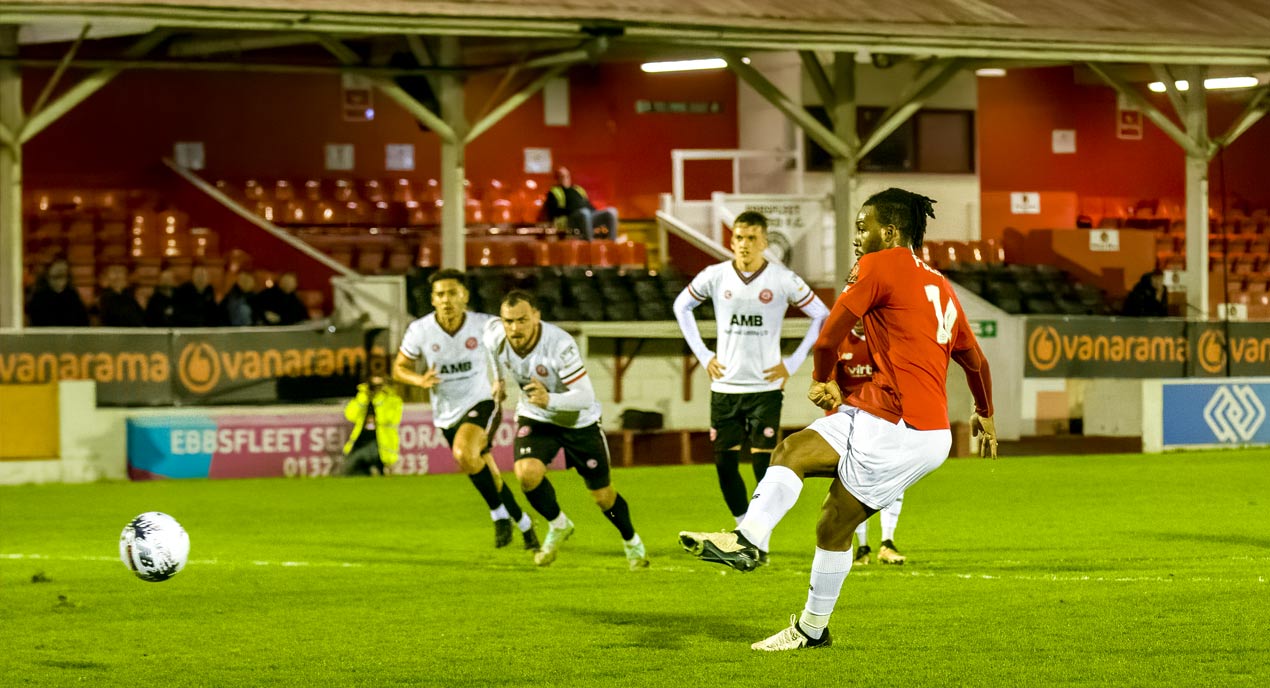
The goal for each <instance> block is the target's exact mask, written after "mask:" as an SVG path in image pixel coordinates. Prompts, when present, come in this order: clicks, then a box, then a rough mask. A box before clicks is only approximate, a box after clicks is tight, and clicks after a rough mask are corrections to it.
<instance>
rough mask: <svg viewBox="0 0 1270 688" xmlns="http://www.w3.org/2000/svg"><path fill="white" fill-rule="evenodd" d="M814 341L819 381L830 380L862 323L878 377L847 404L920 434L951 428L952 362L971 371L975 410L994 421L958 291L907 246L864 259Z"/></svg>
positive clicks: (984, 368) (983, 364)
mask: <svg viewBox="0 0 1270 688" xmlns="http://www.w3.org/2000/svg"><path fill="white" fill-rule="evenodd" d="M847 282H848V286H847V289H846V290H844V291H843V292H842V294H841V295H839V296H838V300H837V302H835V303H834V307H833V312H831V313H830V314H829V319H828V320H827V321H826V322H825V325H824V327H823V328H822V329H821V331H820V338H819V339H818V340H817V341H816V352H815V361H816V369H815V371H814V373H813V378H814V379H816V380H820V381H825V380H828V379H829V377H830V376H831V375H832V374H833V372H834V367H835V364H836V361H837V360H838V350H839V347H840V346H841V344H842V341H843V340H844V339H846V338H847V336H848V335H849V333H850V332H851V328H852V327H854V326H855V323H856V322H857V321H858V320H861V319H862V320H863V321H864V332H865V338H866V339H867V340H868V343H869V347H868V348H869V352H870V354H871V355H872V361H873V379H872V380H871V381H869V382H866V383H865V384H864V385H863V386H862V387H861V388H860V389H859V391H857V392H855V393H854V394H852V395H851V396H850V398H849V400H848V402H847V403H849V404H851V405H852V406H855V407H856V408H859V409H862V410H864V411H868V412H869V413H871V414H873V415H875V416H877V417H879V418H883V419H886V420H889V421H890V422H892V423H896V422H899V420H900V419H903V420H904V422H905V423H907V424H908V425H910V426H912V427H914V428H916V429H918V430H938V429H942V428H947V427H948V426H949V424H948V393H947V390H946V389H945V381H946V379H947V376H948V361H949V359H950V358H953V359H955V360H956V361H957V363H958V364H959V365H961V366H962V367H963V368H965V370H966V380H967V382H968V383H969V384H970V391H971V393H972V394H973V395H974V398H975V412H976V413H978V414H979V415H981V416H985V417H986V416H990V415H992V397H991V389H992V387H991V378H990V377H989V374H988V365H987V361H986V360H984V358H983V354H982V352H981V351H980V350H979V343H978V342H977V341H975V336H974V333H973V332H971V330H970V323H969V322H967V321H966V314H965V312H964V311H962V308H961V303H960V302H959V301H958V300H957V295H956V294H955V293H954V292H953V289H952V286H951V285H949V284H948V280H947V279H945V278H944V276H943V275H942V274H940V273H939V271H938V270H935V269H934V268H932V267H930V266H929V265H927V264H926V263H924V262H922V260H921V259H920V258H918V257H917V256H916V255H914V254H913V251H912V250H911V249H909V248H903V247H899V248H891V249H886V250H883V251H877V252H874V253H870V254H866V255H864V256H861V258H860V260H859V261H858V262H857V263H856V266H855V268H853V269H852V271H851V277H850V278H849V279H848V280H847Z"/></svg>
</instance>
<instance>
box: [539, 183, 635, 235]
mask: <svg viewBox="0 0 1270 688" xmlns="http://www.w3.org/2000/svg"><path fill="white" fill-rule="evenodd" d="M542 211H543V213H545V214H546V216H547V219H548V220H550V221H551V222H552V223H553V224H555V225H556V226H559V225H560V224H561V223H564V224H565V225H566V226H567V227H568V229H570V230H572V231H574V232H577V233H580V234H581V235H582V236H583V237H584V238H585V239H586V240H587V241H590V240H592V239H594V238H595V226H596V225H602V226H604V227H605V228H607V236H608V238H609V239H612V238H614V237H616V236H617V211H616V210H614V209H613V208H605V209H603V210H596V209H595V206H593V205H591V199H589V198H587V195H586V189H583V188H582V187H580V186H578V185H577V184H574V183H573V175H572V174H570V173H569V168H567V167H561V168H558V169H557V170H556V185H555V186H553V187H551V190H550V191H548V192H547V198H546V200H545V201H544V202H543V204H542Z"/></svg>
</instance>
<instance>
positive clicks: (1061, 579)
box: [0, 552, 1267, 585]
mask: <svg viewBox="0 0 1270 688" xmlns="http://www.w3.org/2000/svg"><path fill="white" fill-rule="evenodd" d="M4 559H8V560H30V561H117V560H118V558H117V557H107V556H64V555H48V554H22V553H3V552H0V560H4ZM189 564H192V565H195V566H220V565H225V566H235V565H253V566H281V567H284V568H298V567H306V566H312V567H320V568H357V567H363V566H366V564H364V563H361V562H348V561H262V560H252V561H225V560H221V559H192V560H190V562H189ZM404 565H407V564H400V563H390V564H380V565H379V566H404ZM477 565H478V566H479V564H477ZM483 568H489V569H507V570H511V569H521V568H525V567H524V566H521V565H518V564H512V563H505V562H497V563H495V562H489V563H487V564H485V565H484V567H483ZM557 568H560V569H564V568H565V567H563V566H562V567H557ZM611 568H612V567H606V566H568V568H567V570H569V571H574V572H577V571H609V570H610V569H611ZM699 571H708V572H714V573H718V574H719V575H721V576H726V575H738V576H740V575H744V574H741V573H740V572H736V571H732V570H731V569H727V568H724V567H717V568H716V567H710V568H698V567H694V566H681V565H677V564H662V565H659V564H657V563H656V562H655V563H654V564H653V567H652V569H651V570H650V572H657V573H688V574H695V573H697V572H699ZM773 575H778V576H790V577H795V576H797V577H805V576H807V575H808V572H807V570H805V569H797V568H780V569H775V570H771V569H769V570H766V571H763V572H759V573H756V574H754V575H752V576H746V577H747V578H759V577H764V576H773ZM854 575H855V576H856V577H860V576H865V577H883V576H890V575H896V576H900V577H911V578H959V579H962V580H985V581H1027V582H1037V583H1176V582H1186V583H1258V584H1261V585H1265V584H1266V583H1267V579H1266V577H1265V576H1264V575H1258V576H1257V577H1256V580H1252V579H1251V578H1214V577H1212V576H1185V577H1183V576H1091V575H1071V574H1069V575H1058V574H1039V575H1038V574H989V573H967V572H956V571H895V572H894V573H890V572H888V573H881V572H878V571H870V570H863V571H856V572H855V573H854Z"/></svg>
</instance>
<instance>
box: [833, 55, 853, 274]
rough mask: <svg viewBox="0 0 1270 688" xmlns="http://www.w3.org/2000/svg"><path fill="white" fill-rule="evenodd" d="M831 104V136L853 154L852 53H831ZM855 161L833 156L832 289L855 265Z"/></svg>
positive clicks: (849, 158)
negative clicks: (832, 134)
mask: <svg viewBox="0 0 1270 688" xmlns="http://www.w3.org/2000/svg"><path fill="white" fill-rule="evenodd" d="M832 90H833V93H832V95H833V102H832V103H825V108H826V109H829V110H831V111H832V112H833V116H832V119H833V122H834V127H833V133H834V135H835V136H836V137H838V139H839V140H840V141H843V142H844V143H846V145H847V148H848V149H849V150H851V151H852V152H853V153H854V151H857V150H859V148H860V136H859V132H858V131H857V129H856V99H855V98H856V85H855V55H854V54H852V53H834V56H833V89H832ZM857 163H858V160H857V158H856V157H855V155H854V154H853V155H852V156H851V157H842V156H838V155H835V156H834V157H833V217H834V224H835V225H836V231H835V232H834V243H833V258H834V268H833V278H834V286H835V287H842V286H843V285H844V284H846V282H847V275H849V274H851V266H853V265H855V249H854V248H853V247H852V240H853V239H854V238H855V216H856V208H855V207H854V206H855V200H854V199H853V198H852V194H851V192H852V189H851V187H852V186H853V185H854V184H855V176H856V165H857Z"/></svg>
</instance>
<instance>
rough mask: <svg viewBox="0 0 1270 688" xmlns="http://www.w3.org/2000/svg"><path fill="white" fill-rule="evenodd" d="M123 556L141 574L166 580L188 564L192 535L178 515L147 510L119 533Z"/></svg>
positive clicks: (120, 554) (152, 580) (124, 563)
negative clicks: (173, 516) (178, 518)
mask: <svg viewBox="0 0 1270 688" xmlns="http://www.w3.org/2000/svg"><path fill="white" fill-rule="evenodd" d="M119 558H120V559H122V560H123V565H124V566H127V567H128V570H130V571H132V572H133V573H135V574H137V578H140V579H141V580H143V581H149V582H151V583H158V582H159V581H165V580H167V579H169V578H171V577H172V576H175V575H176V574H177V572H179V571H180V570H181V569H183V568H185V562H186V561H187V560H189V558H190V536H189V535H187V534H186V533H185V529H184V528H182V527H181V524H180V523H177V522H176V519H175V518H172V517H171V516H168V515H167V514H164V513H160V512H158V511H147V512H146V513H144V514H141V515H140V516H138V517H136V518H134V519H132V521H131V522H130V523H128V525H126V526H124V528H123V533H121V534H120V535H119Z"/></svg>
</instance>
